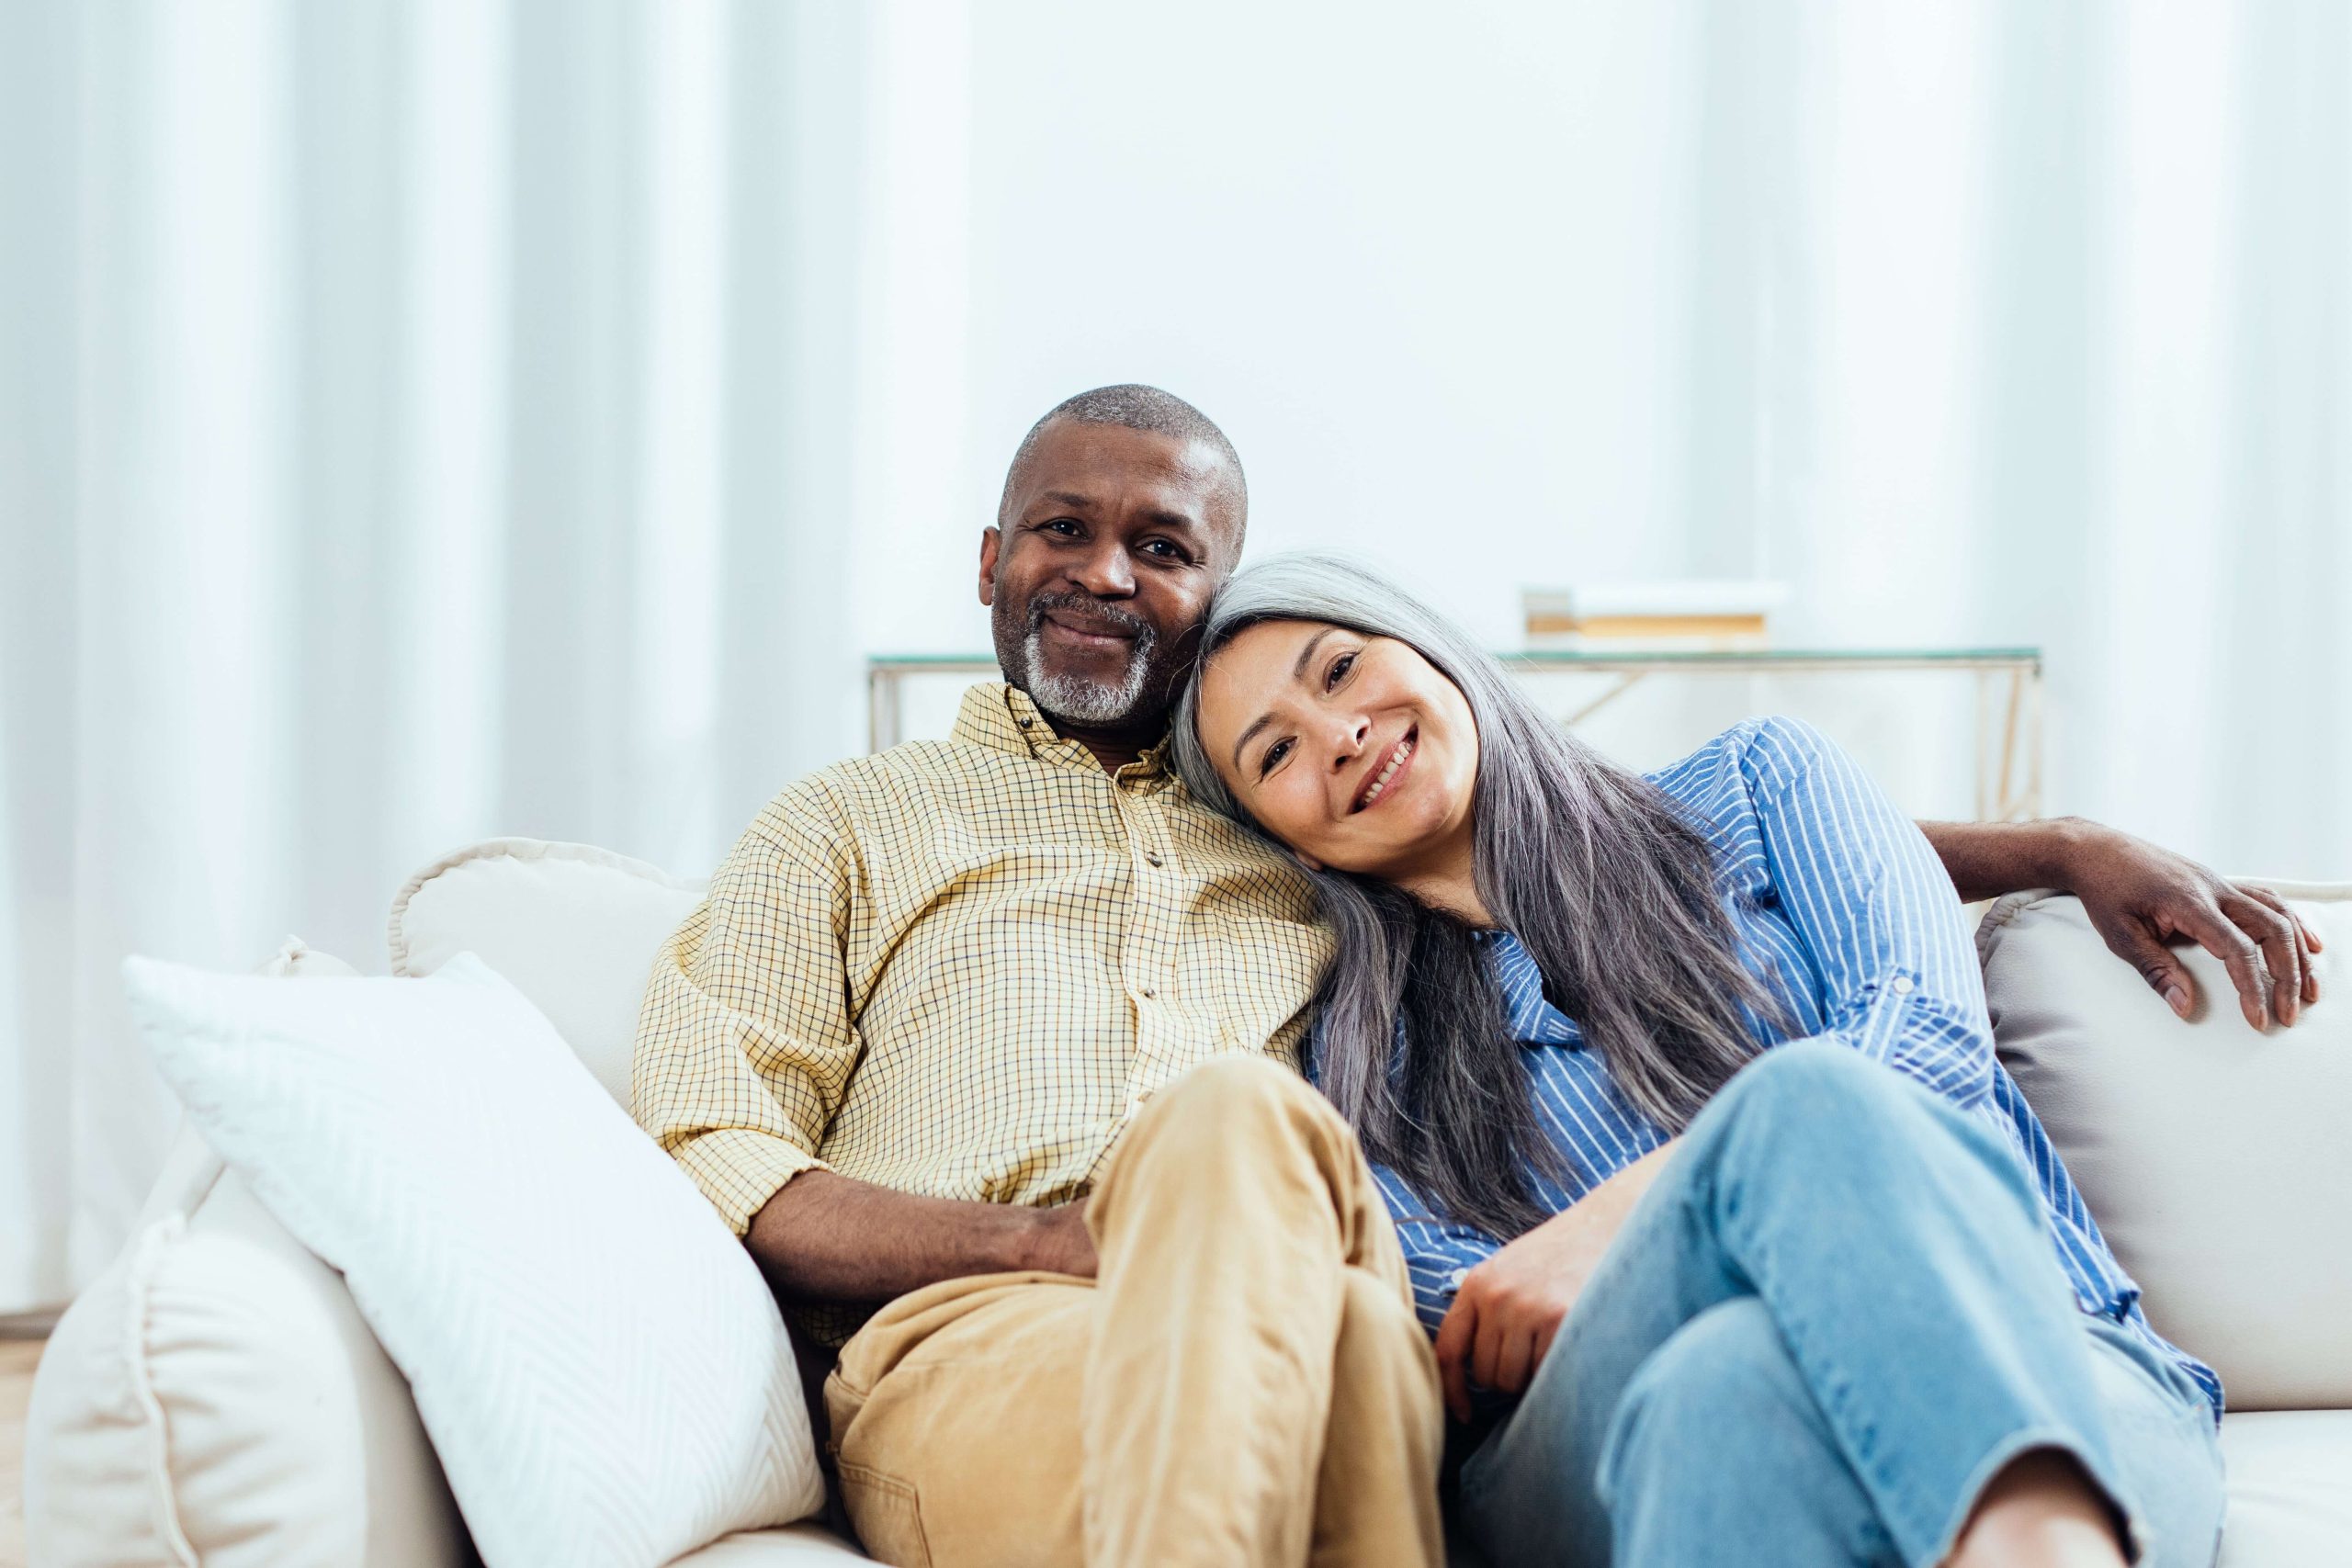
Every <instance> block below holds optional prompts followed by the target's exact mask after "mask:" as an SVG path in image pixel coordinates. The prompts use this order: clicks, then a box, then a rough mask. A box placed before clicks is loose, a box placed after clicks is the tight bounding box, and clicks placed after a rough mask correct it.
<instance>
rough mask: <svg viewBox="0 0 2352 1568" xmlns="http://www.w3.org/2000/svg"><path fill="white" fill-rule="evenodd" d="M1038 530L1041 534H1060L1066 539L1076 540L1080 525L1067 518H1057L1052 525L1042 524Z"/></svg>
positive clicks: (1038, 526)
mask: <svg viewBox="0 0 2352 1568" xmlns="http://www.w3.org/2000/svg"><path fill="white" fill-rule="evenodd" d="M1037 529H1038V531H1039V532H1040V533H1047V534H1059V535H1061V536H1062V537H1064V538H1066V539H1067V538H1074V537H1076V536H1077V534H1078V525H1077V524H1076V523H1074V522H1072V521H1071V520H1070V519H1069V518H1067V517H1057V518H1055V519H1054V520H1053V521H1052V522H1050V523H1040V524H1038V525H1037Z"/></svg>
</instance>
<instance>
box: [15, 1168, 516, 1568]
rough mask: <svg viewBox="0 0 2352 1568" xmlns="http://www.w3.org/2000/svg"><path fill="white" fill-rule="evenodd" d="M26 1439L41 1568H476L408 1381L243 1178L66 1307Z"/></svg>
mask: <svg viewBox="0 0 2352 1568" xmlns="http://www.w3.org/2000/svg"><path fill="white" fill-rule="evenodd" d="M25 1433H26V1456H25V1545H26V1549H27V1551H28V1554H29V1555H28V1561H31V1562H41V1563H48V1564H52V1565H54V1568H99V1565H101V1564H103V1565H106V1568H114V1565H117V1564H122V1563H130V1562H139V1563H153V1562H169V1563H185V1564H190V1565H192V1564H195V1563H197V1562H203V1563H205V1564H206V1565H207V1568H266V1565H267V1564H273V1563H280V1562H337V1563H349V1564H352V1565H353V1568H458V1565H459V1564H463V1563H468V1562H472V1561H473V1554H472V1551H471V1550H470V1547H469V1542H468V1540H467V1538H466V1532H465V1527H464V1525H463V1523H462V1522H461V1521H460V1520H459V1518H458V1508H457V1505H456V1503H455V1502H454V1501H453V1500H452V1499H451V1497H450V1495H449V1488H448V1484H447V1483H446V1482H445V1481H444V1480H443V1479H442V1475H441V1467H440V1465H439V1463H438V1462H437V1461H435V1457H434V1453H433V1450H432V1448H431V1446H430V1445H429V1444H428V1443H427V1442H426V1440H425V1437H424V1428H423V1427H421V1426H420V1425H419V1424H418V1422H417V1418H416V1409H415V1406H414V1405H413V1404H411V1403H410V1400H409V1397H408V1386H407V1384H406V1383H405V1382H403V1381H402V1380H401V1375H400V1373H399V1372H398V1371H396V1370H395V1369H394V1368H393V1366H392V1364H391V1362H390V1360H388V1359H386V1358H385V1356H384V1352H383V1350H382V1349H381V1348H379V1346H378V1345H377V1343H376V1340H375V1337H373V1336H372V1335H370V1334H369V1333H368V1325H366V1324H365V1323H363V1322H362V1321H361V1320H360V1317H359V1313H358V1310H357V1309H356V1307H355V1306H353V1304H352V1301H351V1295H350V1292H347V1291H345V1289H344V1287H343V1281H342V1280H341V1279H339V1278H338V1277H337V1276H336V1274H335V1272H334V1269H329V1268H328V1267H327V1266H326V1265H325V1264H323V1263H322V1262H320V1261H319V1260H318V1259H317V1258H314V1257H312V1256H311V1253H310V1252H309V1251H308V1250H307V1249H305V1248H304V1247H302V1246H301V1245H300V1243H298V1242H296V1241H295V1240H294V1239H293V1238H292V1237H291V1236H289V1235H287V1234H286V1233H285V1231H284V1230H283V1229H282V1228H281V1227H280V1226H278V1224H277V1222H275V1221H274V1220H272V1219H271V1218H270V1217H269V1215H268V1214H267V1213H266V1212H265V1211H264V1210H263V1209H262V1207H261V1205H260V1204H259V1203H258V1202H256V1201H254V1197H253V1195H252V1193H251V1192H250V1191H249V1190H247V1189H246V1188H245V1186H244V1183H243V1179H241V1178H240V1177H239V1176H238V1175H237V1173H236V1172H234V1171H231V1172H228V1173H227V1174H226V1175H224V1176H222V1177H220V1179H219V1181H218V1182H217V1183H215V1184H214V1185H213V1187H212V1188H211V1190H209V1193H208V1194H207V1195H206V1197H205V1199H204V1201H203V1202H202V1204H201V1206H200V1207H199V1208H198V1211H197V1213H196V1214H195V1215H194V1216H192V1217H190V1216H184V1215H182V1214H180V1213H176V1212H175V1213H166V1214H164V1216H163V1217H161V1218H159V1219H157V1220H155V1221H153V1222H152V1223H151V1224H148V1225H147V1226H146V1227H145V1228H144V1229H142V1230H141V1232H140V1233H139V1234H138V1235H136V1236H135V1237H134V1238H133V1239H132V1241H131V1243H130V1246H129V1247H126V1248H125V1249H124V1251H123V1253H122V1255H121V1256H120V1257H119V1258H116V1259H115V1261H114V1262H113V1264H111V1265H110V1266H109V1267H108V1268H107V1269H106V1270H105V1271H104V1272H102V1273H101V1274H100V1275H99V1276H98V1278H97V1279H96V1280H94V1281H92V1282H91V1284H90V1286H89V1288H88V1289H86V1290H85V1291H84V1292H82V1294H81V1295H80V1296H79V1297H77V1298H76V1299H75V1300H74V1304H73V1305H72V1306H71V1307H70V1308H68V1309H67V1310H66V1313H65V1314H64V1316H63V1317H62V1319H60V1320H59V1322H58V1325H57V1327H56V1329H55V1330H54V1332H52V1333H51V1336H50V1339H49V1345H48V1348H47V1349H46V1350H45V1351H44V1352H43V1354H42V1357H41V1364H40V1375H39V1376H38V1377H37V1378H36V1379H35V1381H34V1384H33V1397H32V1404H31V1406H30V1408H29V1409H28V1411H27V1413H26V1420H25Z"/></svg>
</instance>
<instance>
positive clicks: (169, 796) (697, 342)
mask: <svg viewBox="0 0 2352 1568" xmlns="http://www.w3.org/2000/svg"><path fill="white" fill-rule="evenodd" d="M863 39H864V24H863V22H862V21H861V20H860V18H859V17H858V13H857V8H856V7H854V6H831V5H827V6H809V7H802V8H794V7H784V6H775V7H770V6H761V7H752V6H743V7H731V6H721V5H718V4H713V3H709V0H701V3H695V4H676V5H672V4H663V5H658V6H657V5H651V4H611V3H606V4H595V5H584V6H583V5H575V4H571V3H569V0H565V3H561V4H558V3H553V0H545V3H540V0H525V3H515V4H503V5H482V4H479V3H478V0H413V3H409V0H400V3H396V0H356V3H354V4H350V5H336V6H309V5H302V4H296V3H293V0H281V3H277V4H269V3H262V0H240V3H228V4H206V5H189V6H180V5H170V6H133V5H92V6H21V7H10V8H8V9H7V10H6V12H5V13H0V141H5V142H6V147H5V148H0V179H5V181H6V184H5V186H0V312H4V313H0V332H5V336H4V337H0V352H5V354H6V362H5V364H0V411H5V413H6V425H7V428H6V430H5V431H0V522H5V526H6V562H5V566H0V571H5V572H6V583H5V589H0V592H4V593H5V600H0V603H5V607H6V622H5V626H0V689H5V692H6V699H7V700H6V710H5V715H0V826H5V829H6V831H5V833H0V1313H8V1312H16V1311H24V1310H30V1309H35V1308H39V1307H42V1306H45V1305H52V1304H55V1303H60V1302H62V1300H64V1299H65V1298H66V1297H67V1296H68V1295H69V1294H70V1293H71V1292H72V1291H73V1290H74V1288H76V1287H77V1286H78V1285H79V1283H80V1282H81V1281H83V1280H86V1279H87V1278H88V1277H89V1276H90V1274H91V1273H93V1272H95V1271H96V1269H98V1268H100V1267H102V1266H103V1265H104V1263H105V1262H106V1261H107V1258H110V1257H111V1256H112V1254H113V1252H114V1251H115V1249H116V1248H117V1247H119V1245H120V1242H121V1240H122V1235H123V1228H124V1226H125V1225H126V1224H127V1223H128V1221H129V1219H130V1215H131V1214H132V1213H134V1212H135V1210H136V1208H137V1205H138V1203H139V1201H140V1199H141V1197H142V1196H143V1195H144V1191H145V1189H146V1186H147V1184H148V1182H149V1181H150V1180H151V1179H152V1178H153V1172H154V1169H155V1168H156V1165H157V1163H158V1161H159V1160H160V1158H161V1156H162V1153H163V1149H164V1145H165V1143H166V1142H167V1141H168V1138H169V1136H170V1134H171V1131H172V1128H173V1126H174V1125H175V1120H176V1111H175V1106H174V1105H173V1104H172V1102H171V1100H170V1098H169V1096H168V1094H167V1093H166V1092H165V1091H164V1089H162V1088H161V1086H160V1085H159V1084H158V1082H157V1081H156V1079H155V1077H154V1076H153V1072H152V1069H151V1068H150V1067H149V1066H148V1065H147V1063H146V1060H145V1053H144V1051H143V1049H142V1048H141V1046H140V1045H139V1043H137V1041H136V1040H135V1038H134V1037H133V1035H132V1034H131V1032H130V1026H129V1022H128V1020H127V1018H126V1017H125V1016H124V1013H123V1009H122V1003H121V1001H120V998H119V981H118V977H117V974H116V966H117V965H118V964H119V961H120V959H121V957H122V956H123V954H125V953H132V952H141V953H158V954H164V955H169V956H172V957H175V958H179V959H184V960H187V961H190V962H195V963H199V964H213V965H218V966H221V967H228V968H243V967H245V966H247V965H250V964H254V963H255V962H257V961H258V960H259V959H261V958H262V957H264V956H266V954H267V953H268V952H269V951H270V950H271V949H272V948H273V947H274V946H275V945H276V943H277V942H278V941H279V940H280V939H281V938H282V937H284V936H285V935H286V934H287V933H288V931H296V932H299V933H300V934H301V935H302V936H303V937H304V938H305V939H306V940H307V941H309V942H311V943H312V944H313V945H314V946H317V947H319V948H321V949H322V950H325V951H329V952H333V953H336V954H337V955H338V956H342V957H345V958H347V959H349V960H350V961H351V962H353V963H354V964H357V965H359V966H360V967H361V968H362V969H366V970H373V971H378V972H380V971H381V970H382V968H383V966H384V963H385V958H384V941H383V931H382V921H383V918H384V910H385V908H386V907H387V905H388V903H389V901H390V896H391V894H392V892H393V891H394V890H395V889H396V888H397V887H398V886H399V884H400V882H401V879H402V878H403V877H404V876H405V875H406V874H408V872H409V871H411V870H413V868H414V867H415V866H416V865H418V864H420V863H424V862H425V861H426V860H428V859H430V858H432V857H433V856H435V855H436V854H439V853H440V852H444V851H446V850H447V849H449V848H451V847H453V846H454V845H456V844H458V843H462V842H466V841H469V840H474V839H479V838H483V837H487V836H490V835H492V834H496V833H519V834H526V835H532V836H537V837H545V838H553V839H578V840H592V841H595V842H599V843H605V844H608V845H610V846H612V847H614V848H616V849H618V850H621V851H623V852H628V853H631V854H636V855H639V856H642V857H644V858H647V859H650V860H653V861H656V862H659V863H664V864H668V865H673V866H676V867H679V868H681V869H682V870H685V871H688V872H692V871H694V870H696V869H699V868H702V867H707V865H709V864H711V863H713V862H714V861H715V860H716V859H717V857H718V855H719V854H720V853H721V852H723V851H724V849H725V847H726V845H727V843H728V842H729V840H731V838H732V836H733V834H734V833H735V832H736V831H738V830H739V829H741V825H742V823H743V822H744V821H746V820H748V819H749V818H750V817H751V815H752V812H753V811H754V810H755V809H756V807H757V806H758V805H759V803H760V802H761V801H762V800H763V799H764V798H765V797H766V795H768V794H770V793H772V792H773V790H774V789H775V786H776V784H778V783H780V782H781V781H782V780H784V779H786V778H787V777H790V776H791V775H793V774H794V773H799V772H803V771H805V770H806V769H808V768H809V767H812V766H814V765H816V764H818V763H819V762H821V761H829V760H831V758H833V757H835V756H838V755H840V754H841V753H842V751H843V750H848V749H850V748H851V747H852V746H854V743H855V740H856V731H855V729H854V726H853V725H851V724H849V723H846V722H844V719H845V715H844V712H843V705H842V703H841V701H840V699H839V697H838V694H837V692H838V689H839V688H840V687H842V686H843V685H847V684H854V680H855V655H854V651H853V650H852V646H851V641H852V639H851V637H850V636H849V626H848V623H847V620H846V617H845V615H844V614H843V611H842V606H843V605H844V604H846V603H847V602H848V600H849V598H850V596H851V595H850V581H849V574H850V570H851V565H852V563H851V561H850V558H849V556H848V554H847V552H846V551H845V550H844V549H843V547H842V545H841V544H840V542H839V538H838V535H839V534H840V532H841V531H842V515H841V514H840V513H833V512H829V510H828V508H829V506H830V505H831V503H832V502H835V501H837V500H838V496H837V494H835V493H834V492H832V491H828V490H827V489H826V488H825V486H824V484H822V483H820V482H814V481H812V479H811V478H810V475H811V474H812V473H813V472H822V471H825V470H826V469H827V468H829V467H830V466H831V454H830V451H829V445H830V444H831V443H832V442H834V441H837V440H838V437H839V423H840V415H839V413H838V412H837V411H836V409H835V407H834V404H835V402H836V401H837V400H838V395H839V389H842V388H844V387H848V386H851V385H854V366H853V365H852V363H851V361H850V351H851V345H850V344H849V342H848V341H847V340H846V339H844V338H843V337H842V335H841V334H840V333H839V332H838V331H837V330H836V329H835V327H834V319H835V317H836V316H837V315H838V314H839V312H840V310H841V307H842V300H843V299H844V298H845V295H846V293H847V292H849V291H850V290H846V289H845V288H844V285H845V282H846V281H848V278H847V276H846V275H848V274H849V272H850V268H849V266H848V265H844V264H842V263H841V262H839V261H837V260H835V259H833V258H831V256H829V255H824V254H819V253H820V248H821V247H820V245H819V244H818V243H814V242H813V240H812V241H810V242H809V243H802V242H801V237H802V236H803V235H808V234H818V233H821V234H823V235H827V236H832V235H838V234H841V233H845V232H846V233H854V232H855V231H856V229H857V224H858V221H859V206H858V198H857V190H856V182H855V178H854V172H853V173H846V174H845V173H843V172H842V171H843V170H844V169H846V170H848V171H854V169H855V167H856V166H857V164H858V160H859V157H860V152H859V145H860V142H859V127H860V124H861V119H860V116H861V112H862V110H861V104H862V101H863V99H862V93H863V85H862V74H861V60H862V51H863V49H864V43H863ZM739 85H740V86H741V88H742V89H743V90H741V91H739V90H738V88H739ZM811 141H817V142H818V143H819V144H820V145H821V147H822V149H823V152H822V155H821V156H813V155H812V154H811V152H810V151H809V143H810V142H811ZM820 289H821V290H822V291H821V292H820ZM829 383H830V384H829ZM729 704H740V706H738V707H735V708H734V709H733V710H732V711H729Z"/></svg>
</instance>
